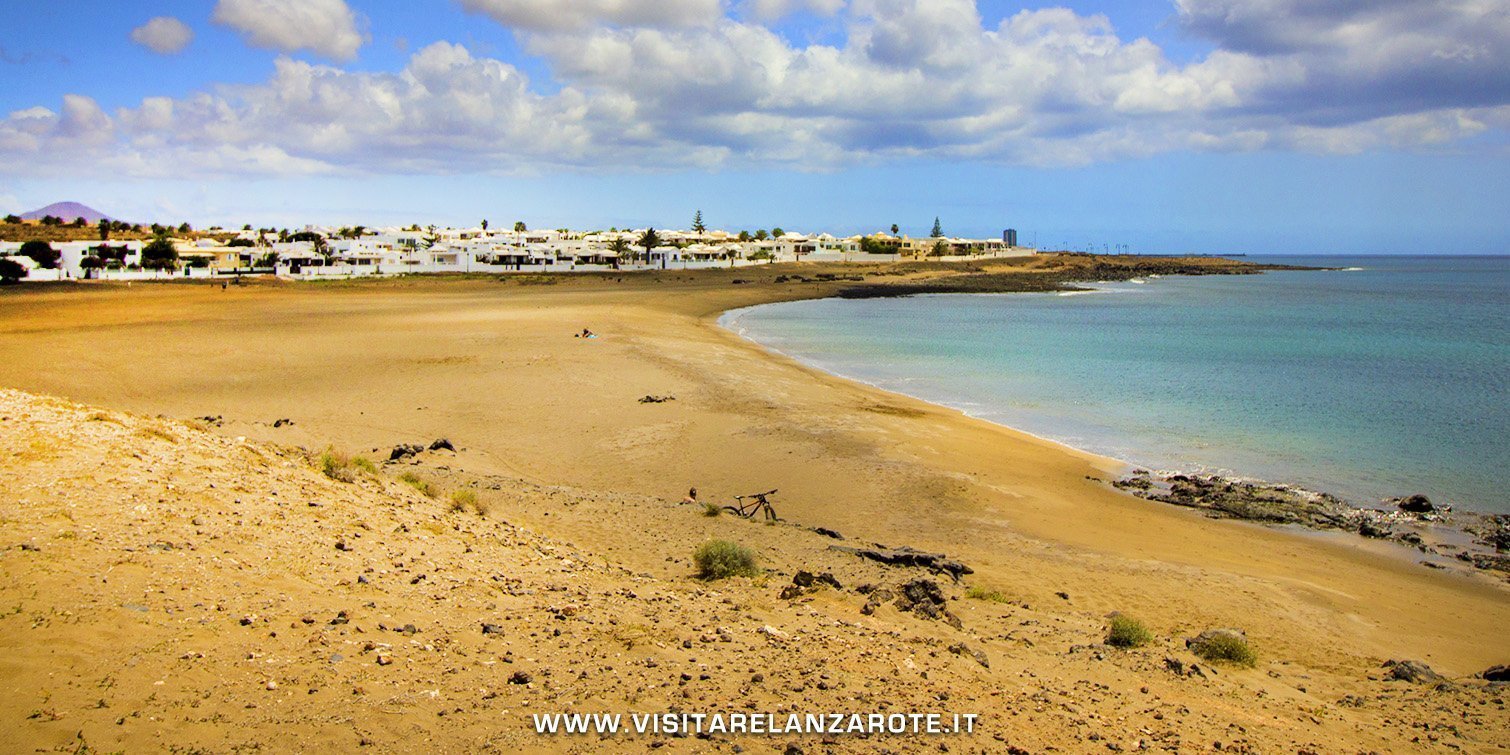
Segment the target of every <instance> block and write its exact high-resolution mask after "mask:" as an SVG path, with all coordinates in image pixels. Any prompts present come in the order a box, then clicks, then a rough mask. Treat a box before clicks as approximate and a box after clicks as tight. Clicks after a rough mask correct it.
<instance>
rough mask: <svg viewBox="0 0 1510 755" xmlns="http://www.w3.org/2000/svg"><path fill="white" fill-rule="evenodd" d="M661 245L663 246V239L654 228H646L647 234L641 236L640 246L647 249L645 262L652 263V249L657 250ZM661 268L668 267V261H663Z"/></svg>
mask: <svg viewBox="0 0 1510 755" xmlns="http://www.w3.org/2000/svg"><path fill="white" fill-rule="evenodd" d="M660 245H661V237H660V236H659V235H658V234H656V232H655V229H654V228H646V229H645V232H644V233H643V234H641V235H640V246H642V247H645V261H646V262H649V261H650V250H652V249H654V248H656V247H658V246H660ZM661 267H662V268H664V267H666V260H665V259H664V258H662V259H661Z"/></svg>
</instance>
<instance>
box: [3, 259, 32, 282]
mask: <svg viewBox="0 0 1510 755" xmlns="http://www.w3.org/2000/svg"><path fill="white" fill-rule="evenodd" d="M25 277H26V268H25V267H22V266H21V263H19V262H17V261H15V260H13V259H11V258H9V257H0V283H20V282H21V279H22V278H25Z"/></svg>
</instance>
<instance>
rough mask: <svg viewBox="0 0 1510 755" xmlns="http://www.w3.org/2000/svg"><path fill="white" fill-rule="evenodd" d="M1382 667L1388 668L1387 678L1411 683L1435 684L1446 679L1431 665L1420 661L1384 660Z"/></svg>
mask: <svg viewBox="0 0 1510 755" xmlns="http://www.w3.org/2000/svg"><path fill="white" fill-rule="evenodd" d="M1384 668H1387V669H1389V678H1391V679H1395V680H1398V681H1402V682H1410V683H1411V684H1436V683H1437V682H1444V681H1447V680H1446V679H1445V678H1443V677H1442V675H1441V674H1438V673H1437V672H1435V671H1432V670H1431V667H1430V666H1428V665H1426V664H1424V663H1422V662H1420V661H1385V662H1384Z"/></svg>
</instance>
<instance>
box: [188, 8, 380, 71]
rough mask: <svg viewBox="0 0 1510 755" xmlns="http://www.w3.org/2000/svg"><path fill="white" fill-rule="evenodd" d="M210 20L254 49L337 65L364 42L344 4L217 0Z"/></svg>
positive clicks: (347, 58) (352, 13)
mask: <svg viewBox="0 0 1510 755" xmlns="http://www.w3.org/2000/svg"><path fill="white" fill-rule="evenodd" d="M211 19H212V20H213V21H214V22H215V23H217V24H221V25H223V26H227V27H230V28H232V29H235V30H237V31H239V32H241V33H242V35H243V36H245V37H246V40H247V42H249V43H250V44H252V45H254V46H256V47H264V48H267V49H271V50H279V51H281V52H296V51H299V50H309V51H311V52H314V53H317V54H319V55H322V56H324V57H326V58H329V59H331V60H337V61H345V60H350V59H352V58H353V57H355V56H356V54H357V50H359V49H361V47H362V45H363V44H365V43H366V41H367V38H366V35H365V34H363V33H362V32H361V30H360V29H359V28H358V20H357V15H356V14H355V13H354V12H352V10H351V8H350V7H348V6H347V5H346V3H345V0H219V2H217V3H216V4H215V13H214V15H213V16H212V17H211Z"/></svg>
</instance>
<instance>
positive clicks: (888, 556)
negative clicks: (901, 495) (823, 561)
mask: <svg viewBox="0 0 1510 755" xmlns="http://www.w3.org/2000/svg"><path fill="white" fill-rule="evenodd" d="M829 549H830V550H836V551H843V552H845V553H853V554H855V555H856V556H859V557H860V558H868V559H870V560H871V561H879V562H881V563H883V564H886V565H888V566H916V567H921V568H924V569H928V570H931V571H932V572H933V573H935V574H948V575H949V576H950V577H952V578H953V579H954V581H956V582H958V581H959V578H960V577H962V576H964V575H966V574H974V573H975V570H974V569H971V568H970V567H968V566H966V565H964V564H963V563H961V562H960V561H957V560H955V559H952V558H949V557H948V556H945V555H944V554H942V553H925V552H923V551H920V550H916V549H914V548H909V547H907V546H905V545H904V546H902V547H900V548H888V547H886V546H884V545H876V546H874V547H871V548H852V547H850V546H847V545H830V546H829Z"/></svg>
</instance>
